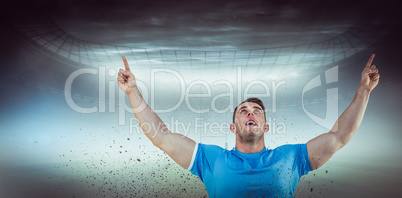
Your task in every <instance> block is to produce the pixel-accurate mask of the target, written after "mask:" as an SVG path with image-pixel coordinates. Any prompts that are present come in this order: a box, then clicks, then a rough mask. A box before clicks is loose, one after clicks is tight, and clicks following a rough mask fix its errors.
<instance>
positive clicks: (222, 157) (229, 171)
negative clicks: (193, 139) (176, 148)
mask: <svg viewBox="0 0 402 198" xmlns="http://www.w3.org/2000/svg"><path fill="white" fill-rule="evenodd" d="M188 169H189V170H190V171H191V173H192V174H194V175H197V176H198V177H199V178H200V179H201V181H202V182H203V183H204V185H205V188H206V189H207V191H208V195H209V197H211V198H212V197H293V196H294V192H295V191H296V187H297V184H298V183H299V179H300V177H301V176H303V175H305V174H307V173H308V172H309V171H311V165H310V160H309V158H308V153H307V146H306V144H294V145H283V146H280V147H278V148H275V149H268V148H266V149H264V150H262V151H261V152H258V153H241V152H239V151H237V150H236V148H234V149H232V150H230V151H229V150H226V149H223V148H221V147H219V146H215V145H206V144H198V143H197V144H196V145H195V149H194V153H193V157H192V160H191V163H190V166H189V168H188Z"/></svg>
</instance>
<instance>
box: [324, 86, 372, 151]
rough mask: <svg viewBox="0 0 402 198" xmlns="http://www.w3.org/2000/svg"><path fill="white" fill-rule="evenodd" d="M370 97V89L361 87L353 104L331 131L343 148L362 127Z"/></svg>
mask: <svg viewBox="0 0 402 198" xmlns="http://www.w3.org/2000/svg"><path fill="white" fill-rule="evenodd" d="M369 97H370V89H368V88H367V87H364V86H359V88H358V90H357V92H356V95H355V97H354V98H353V100H352V103H351V104H350V105H349V107H348V108H347V109H346V110H345V111H344V112H343V113H342V115H341V116H340V117H339V119H338V120H337V121H336V123H335V125H334V126H333V128H332V129H331V131H332V132H334V134H335V136H336V137H337V140H338V141H339V144H340V145H341V147H343V146H344V145H345V144H347V143H348V142H349V141H350V139H351V138H352V137H353V135H354V134H355V133H356V131H357V129H358V128H359V127H360V124H361V122H362V120H363V116H364V113H365V111H366V107H367V103H368V101H369Z"/></svg>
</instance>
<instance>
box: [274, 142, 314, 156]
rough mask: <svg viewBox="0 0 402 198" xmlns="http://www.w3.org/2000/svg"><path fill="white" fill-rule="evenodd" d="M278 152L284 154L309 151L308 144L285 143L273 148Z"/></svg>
mask: <svg viewBox="0 0 402 198" xmlns="http://www.w3.org/2000/svg"><path fill="white" fill-rule="evenodd" d="M273 151H274V152H276V153H281V154H284V155H287V156H289V155H297V154H299V153H300V152H307V145H306V144H305V143H304V144H285V145H282V146H279V147H277V148H275V149H273Z"/></svg>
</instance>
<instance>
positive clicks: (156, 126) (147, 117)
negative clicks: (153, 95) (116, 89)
mask: <svg viewBox="0 0 402 198" xmlns="http://www.w3.org/2000/svg"><path fill="white" fill-rule="evenodd" d="M127 95H128V98H129V100H130V104H131V108H132V109H133V112H134V114H135V117H136V118H137V122H138V124H139V126H140V127H141V129H142V131H143V132H144V134H145V135H146V136H147V137H148V138H149V139H150V140H151V141H152V143H153V144H154V145H156V146H159V145H160V144H161V142H162V138H163V136H164V135H166V134H169V133H170V131H169V129H168V128H167V127H166V125H165V124H164V123H163V121H162V120H161V119H160V118H159V116H158V115H157V114H156V113H155V112H154V111H153V110H152V109H151V108H150V107H149V106H148V104H147V103H146V101H145V100H144V98H143V97H142V95H141V93H140V92H139V90H138V88H134V89H133V91H131V92H130V93H129V94H127Z"/></svg>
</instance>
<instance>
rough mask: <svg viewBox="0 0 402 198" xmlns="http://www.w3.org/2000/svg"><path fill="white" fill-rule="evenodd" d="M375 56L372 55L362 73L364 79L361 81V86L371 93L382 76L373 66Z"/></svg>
mask: <svg viewBox="0 0 402 198" xmlns="http://www.w3.org/2000/svg"><path fill="white" fill-rule="evenodd" d="M374 56H375V54H372V55H371V57H370V59H369V60H368V62H367V64H366V67H365V68H364V70H363V72H362V79H361V81H360V86H364V87H366V88H368V89H369V90H370V91H371V90H373V89H374V88H375V87H376V86H377V84H378V81H379V80H380V74H379V73H378V69H377V68H376V66H375V65H371V63H372V62H373V59H374Z"/></svg>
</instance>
